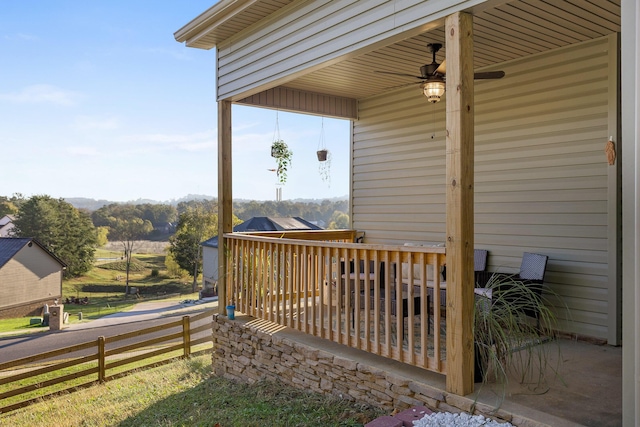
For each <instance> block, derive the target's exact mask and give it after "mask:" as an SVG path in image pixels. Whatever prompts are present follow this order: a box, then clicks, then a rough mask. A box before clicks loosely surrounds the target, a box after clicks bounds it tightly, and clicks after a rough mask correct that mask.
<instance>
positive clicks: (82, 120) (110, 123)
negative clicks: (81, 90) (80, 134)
mask: <svg viewBox="0 0 640 427" xmlns="http://www.w3.org/2000/svg"><path fill="white" fill-rule="evenodd" d="M74 127H75V128H76V129H80V130H113V129H118V128H119V127H120V120H119V119H118V118H116V117H92V116H78V117H76V119H75V124H74Z"/></svg>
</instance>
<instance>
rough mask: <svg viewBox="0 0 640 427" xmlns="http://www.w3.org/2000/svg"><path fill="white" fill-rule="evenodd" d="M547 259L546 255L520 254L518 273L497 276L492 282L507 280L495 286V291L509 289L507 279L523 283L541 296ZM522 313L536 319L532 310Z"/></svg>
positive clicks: (524, 310)
mask: <svg viewBox="0 0 640 427" xmlns="http://www.w3.org/2000/svg"><path fill="white" fill-rule="evenodd" d="M548 260H549V257H548V256H547V255H541V254H536V253H531V252H524V253H523V254H522V261H521V263H520V271H519V272H518V273H516V274H499V273H495V274H498V277H497V278H496V279H494V280H498V281H502V279H507V280H505V281H504V283H500V284H499V285H498V286H497V289H496V291H497V292H500V291H504V290H506V289H508V288H509V281H508V280H509V279H511V280H517V281H520V282H522V283H524V284H525V285H526V286H527V287H528V288H529V289H531V290H532V291H533V292H534V293H535V294H536V295H537V296H538V297H540V296H541V295H542V288H543V284H544V276H545V273H546V270H547V261H548ZM523 312H524V313H525V314H526V315H527V316H529V317H535V318H536V320H539V319H538V314H539V313H538V312H537V311H535V310H532V309H523Z"/></svg>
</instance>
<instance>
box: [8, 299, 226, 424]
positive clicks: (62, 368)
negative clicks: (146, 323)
mask: <svg viewBox="0 0 640 427" xmlns="http://www.w3.org/2000/svg"><path fill="white" fill-rule="evenodd" d="M213 314H214V311H212V310H209V311H206V312H203V313H200V314H197V315H194V316H191V317H189V316H184V317H182V318H181V319H179V320H175V321H173V322H168V323H164V324H162V325H158V326H153V327H150V328H144V329H140V330H137V331H133V332H129V333H125V334H120V335H115V336H112V337H98V338H97V339H96V340H93V341H88V342H85V343H82V344H76V345H73V346H69V347H65V348H61V349H57V350H52V351H48V352H45V353H40V354H36V355H32V356H28V357H25V358H22V359H17V360H12V361H9V362H5V363H1V364H0V414H2V413H6V412H10V411H13V410H16V409H18V408H22V407H25V406H28V405H30V404H32V403H34V402H37V401H38V400H40V399H42V398H45V397H49V396H54V395H58V394H60V393H63V392H73V391H77V390H79V389H82V388H86V387H89V386H91V385H93V384H96V383H99V382H105V381H109V380H112V379H115V378H119V377H121V376H123V375H126V374H128V373H130V372H132V371H134V370H138V369H143V368H147V367H152V366H158V365H161V364H164V363H168V362H171V361H172V360H174V359H176V357H187V356H189V355H190V354H198V353H200V352H202V351H209V350H210V347H209V348H206V349H203V350H198V351H192V349H193V348H194V346H196V345H200V344H204V343H207V342H211V340H212V337H211V328H212V324H211V321H209V322H204V323H203V324H201V325H199V326H194V324H195V323H196V322H198V321H201V322H200V323H202V321H203V320H204V319H207V318H209V319H213ZM176 328H178V331H177V332H174V331H172V329H176ZM158 332H161V335H160V336H153V337H152V338H148V337H149V336H150V335H151V334H155V335H157V333H158ZM202 332H208V333H206V334H205V335H204V336H203V337H202V338H198V339H193V338H192V337H193V336H195V335H196V334H198V333H202ZM132 338H136V339H137V341H136V342H135V343H132V344H128V345H121V346H119V347H115V346H113V344H114V343H120V342H122V341H124V340H128V339H132ZM177 355H179V356H177ZM140 361H146V363H144V362H143V363H137V364H136V365H135V366H134V367H133V368H124V369H123V368H122V367H123V366H126V365H130V364H132V363H134V362H140ZM85 377H89V378H88V379H87V378H85ZM47 390H48V391H47ZM34 394H35V396H34Z"/></svg>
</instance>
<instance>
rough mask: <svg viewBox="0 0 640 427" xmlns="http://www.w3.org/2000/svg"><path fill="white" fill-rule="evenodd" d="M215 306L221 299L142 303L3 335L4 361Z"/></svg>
mask: <svg viewBox="0 0 640 427" xmlns="http://www.w3.org/2000/svg"><path fill="white" fill-rule="evenodd" d="M214 308H217V301H208V302H206V303H204V304H199V305H193V304H181V303H179V302H177V301H169V302H146V303H140V304H137V305H136V306H134V307H133V309H132V310H130V311H127V312H122V313H117V314H114V315H110V316H105V317H103V318H101V319H98V320H94V321H91V322H86V323H77V324H71V325H68V326H67V327H66V328H65V329H63V330H61V331H57V332H41V333H33V334H28V335H24V336H20V337H14V338H5V339H0V363H4V362H7V361H10V360H15V359H20V358H23V357H27V356H31V355H34V354H38V353H43V352H46V351H50V350H56V349H58V348H63V347H68V346H71V345H74V344H80V343H84V342H87V341H93V340H96V339H97V338H98V337H100V336H105V337H110V336H114V335H119V334H123V333H127V332H132V331H136V330H139V329H142V328H148V327H152V326H156V325H162V324H166V323H171V322H173V321H175V320H178V319H180V318H181V317H182V316H185V315H189V316H192V315H195V314H199V313H201V312H202V311H204V310H212V309H214ZM210 321H211V319H210V318H207V319H202V320H200V321H199V322H195V324H192V327H194V326H199V325H200V324H203V323H205V322H210ZM179 330H180V328H179V327H177V328H173V329H172V330H171V332H177V331H179ZM169 331H170V330H169V329H166V330H163V331H160V332H157V333H155V334H149V335H145V337H144V339H145V340H146V339H151V338H153V337H155V336H158V335H165V334H166V333H167V332H169ZM206 333H210V332H202V333H200V334H198V335H196V336H192V339H197V338H200V337H202V336H204V335H205V334H206ZM139 340H140V338H132V339H130V340H123V341H119V342H117V343H115V344H114V345H113V347H121V346H123V345H127V344H131V343H134V342H136V341H139ZM108 348H109V347H108ZM91 352H93V353H95V350H90V351H87V352H85V353H83V354H89V353H91ZM80 355H81V354H80V352H76V353H73V354H72V355H67V357H68V356H72V357H78V356H80Z"/></svg>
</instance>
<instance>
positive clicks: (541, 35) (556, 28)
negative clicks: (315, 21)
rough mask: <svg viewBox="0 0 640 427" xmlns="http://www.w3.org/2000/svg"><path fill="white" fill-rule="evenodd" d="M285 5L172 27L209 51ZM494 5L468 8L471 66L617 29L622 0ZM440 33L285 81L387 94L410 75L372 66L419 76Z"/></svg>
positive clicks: (252, 2) (234, 9)
mask: <svg viewBox="0 0 640 427" xmlns="http://www.w3.org/2000/svg"><path fill="white" fill-rule="evenodd" d="M289 3H291V0H247V1H244V2H231V1H224V0H223V1H221V2H219V3H217V4H216V5H214V6H213V7H212V8H210V9H209V10H208V11H206V12H204V13H203V14H202V15H200V16H199V17H197V18H196V19H194V20H193V21H192V23H190V24H189V25H187V26H185V27H184V28H183V29H181V30H179V31H178V32H176V39H178V40H180V41H185V42H186V43H187V45H188V46H192V47H200V48H205V49H209V48H212V47H214V46H215V45H216V44H217V43H219V42H221V41H222V40H224V39H226V38H227V37H229V36H231V35H233V34H235V33H237V32H239V31H241V30H242V29H243V28H246V27H248V26H250V25H252V24H253V23H255V22H257V21H259V20H260V19H262V18H264V17H266V16H268V15H270V14H271V13H273V12H275V11H277V10H278V9H280V8H282V7H283V6H286V5H287V4H289ZM496 3H497V6H495V7H488V8H487V7H485V8H483V9H479V10H474V11H472V12H473V14H474V33H475V36H474V50H475V52H474V68H476V69H479V68H484V67H490V66H491V65H493V64H499V63H502V62H505V61H509V60H512V59H516V58H519V57H523V56H528V55H532V54H536V53H540V52H544V51H546V50H550V49H554V48H558V47H562V46H566V45H570V44H574V43H577V42H581V41H586V40H589V39H594V38H598V37H602V36H605V35H607V34H611V33H614V32H619V31H620V0H513V1H507V2H496ZM238 4H240V6H238ZM486 4H493V3H491V2H489V3H486ZM214 18H215V19H214ZM443 32H444V27H439V28H436V29H434V30H431V31H429V32H427V33H423V34H420V35H419V36H416V37H412V38H409V39H406V40H403V41H401V42H398V43H395V44H391V45H387V46H384V47H381V48H379V49H377V50H375V51H372V52H369V53H366V54H363V55H360V56H358V57H355V58H350V59H348V60H344V61H341V62H339V63H335V64H333V65H329V66H326V67H324V68H322V69H319V70H316V71H313V72H309V73H307V74H304V75H299V76H295V77H294V78H293V79H292V80H290V81H289V82H287V83H286V84H284V85H283V86H285V87H289V88H294V89H300V90H305V91H309V92H315V93H322V94H328V95H336V96H342V97H349V98H355V99H359V98H366V97H369V96H372V95H375V94H379V93H381V92H385V91H388V90H390V88H395V87H396V86H399V85H402V84H406V83H410V82H412V81H414V80H413V79H411V78H410V77H397V76H390V75H385V74H378V73H375V72H374V71H392V72H397V73H405V74H412V75H419V74H420V73H419V67H420V66H421V65H423V64H427V63H430V62H431V54H430V53H429V52H428V51H427V47H426V46H427V43H434V42H436V43H442V42H443V40H444V34H443ZM445 49H446V46H445V48H443V49H442V50H440V52H439V53H438V59H437V60H438V62H442V60H443V59H444V55H445ZM415 81H417V79H416V80H415Z"/></svg>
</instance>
